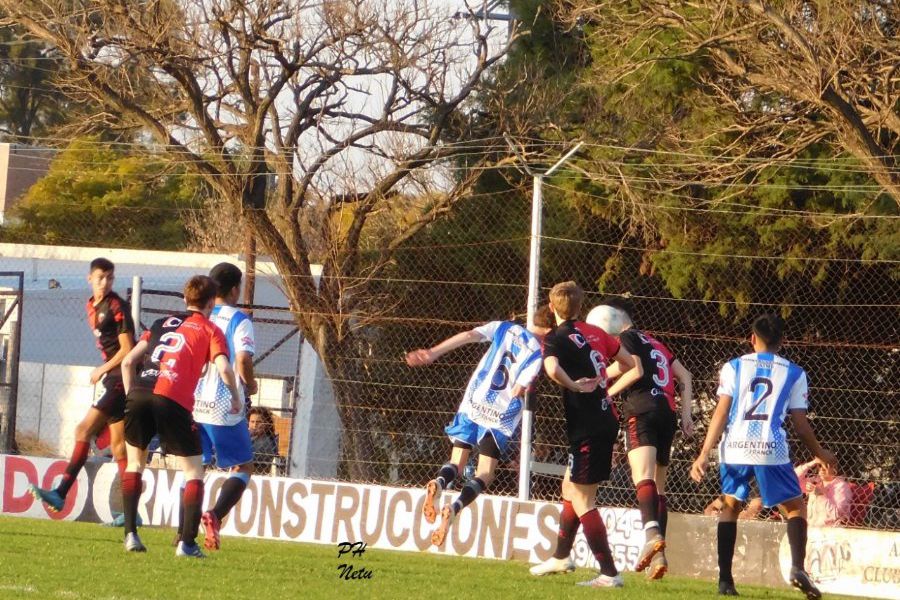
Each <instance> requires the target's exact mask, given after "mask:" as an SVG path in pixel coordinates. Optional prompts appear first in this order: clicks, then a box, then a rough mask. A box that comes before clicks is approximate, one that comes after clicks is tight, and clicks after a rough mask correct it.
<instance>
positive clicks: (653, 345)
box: [588, 298, 694, 579]
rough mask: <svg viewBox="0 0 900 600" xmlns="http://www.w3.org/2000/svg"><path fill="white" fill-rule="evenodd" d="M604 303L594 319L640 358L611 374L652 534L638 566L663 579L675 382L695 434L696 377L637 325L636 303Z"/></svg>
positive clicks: (686, 426) (685, 422)
mask: <svg viewBox="0 0 900 600" xmlns="http://www.w3.org/2000/svg"><path fill="white" fill-rule="evenodd" d="M600 306H601V307H602V308H598V309H595V310H593V311H591V313H590V314H589V315H588V321H589V322H593V323H594V324H595V325H598V326H599V327H601V328H602V329H604V330H605V331H606V332H607V333H609V334H610V335H616V336H618V338H619V341H620V342H621V344H622V347H623V348H625V351H626V352H627V353H628V354H629V355H630V356H631V358H632V360H633V362H634V368H632V369H629V370H627V371H625V372H622V371H621V370H620V369H619V368H618V366H617V365H614V366H613V367H612V368H611V369H610V371H609V376H610V378H616V377H618V380H617V381H616V382H615V383H614V384H613V385H612V386H611V387H610V389H609V394H610V396H617V395H621V397H622V400H623V402H622V413H623V425H624V428H625V449H626V450H627V451H628V463H629V465H630V466H631V478H632V481H633V482H634V486H635V489H636V491H637V499H638V506H639V507H640V511H641V520H642V521H643V524H644V535H645V537H646V541H645V544H644V548H643V551H642V552H641V555H640V556H639V557H638V561H637V564H636V565H635V570H636V571H643V570H645V569H648V567H649V570H648V571H647V576H648V577H649V578H650V579H659V578H661V577H662V576H663V575H665V573H666V571H667V570H668V563H667V561H666V557H665V553H664V552H663V551H664V550H665V547H666V539H665V535H666V523H667V521H668V511H667V509H666V496H665V489H666V475H667V472H668V468H669V460H670V458H671V455H672V441H673V439H674V437H675V430H676V429H677V428H678V425H677V418H676V416H675V382H676V381H677V382H678V383H679V385H680V388H681V394H680V395H681V428H682V431H683V432H684V434H685V435H686V436H690V435H692V434H693V432H694V423H693V420H692V418H691V404H692V396H693V389H692V377H691V373H690V371H688V370H687V369H686V368H685V367H684V365H682V364H681V362H680V361H679V360H678V359H676V358H675V356H674V355H673V354H672V352H671V351H670V350H669V349H668V348H667V347H666V346H665V345H663V344H662V343H661V342H660V341H658V340H656V339H654V338H653V337H652V336H650V335H649V334H647V333H645V332H643V331H639V330H638V329H635V328H634V326H633V322H632V319H631V314H632V312H633V311H632V308H631V304H630V302H628V301H626V300H624V299H622V298H609V299H606V300H604V301H603V303H602V304H601V305H600ZM595 315H599V318H598V317H595ZM620 375H621V377H620Z"/></svg>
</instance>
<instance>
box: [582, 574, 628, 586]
mask: <svg viewBox="0 0 900 600" xmlns="http://www.w3.org/2000/svg"><path fill="white" fill-rule="evenodd" d="M576 585H583V586H585V587H598V588H620V587H625V580H624V579H623V578H622V574H621V573H617V574H616V575H614V576H613V577H610V576H609V575H604V574H603V573H601V574H599V575H597V576H596V577H595V578H593V579H590V580H588V581H579V582H578V583H577V584H576Z"/></svg>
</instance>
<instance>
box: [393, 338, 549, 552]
mask: <svg viewBox="0 0 900 600" xmlns="http://www.w3.org/2000/svg"><path fill="white" fill-rule="evenodd" d="M475 342H490V343H491V346H490V348H488V351H487V352H486V353H485V354H484V356H482V357H481V361H480V362H479V363H478V367H477V368H476V369H475V372H474V373H473V374H472V377H471V379H469V385H468V387H467V388H466V392H465V395H464V396H463V401H462V404H461V405H460V407H459V411H458V412H457V413H456V416H455V417H454V419H453V422H452V423H450V425H448V426H447V427H446V428H445V431H446V432H447V435H448V436H450V440H451V442H453V451H452V453H451V455H450V462H448V463H447V464H445V465H444V466H443V467H441V469H440V471H439V472H438V475H437V477H436V478H435V479H432V480H431V481H429V482H428V485H427V486H426V490H425V504H424V507H423V509H422V514H423V515H424V516H425V520H426V521H428V522H429V523H434V522H435V520H436V517H437V509H436V508H435V505H436V504H439V499H440V494H441V492H442V491H443V490H444V489H446V488H447V487H448V486H449V485H450V484H451V483H452V482H453V481H454V480H455V479H456V477H457V476H458V475H459V472H460V470H462V468H463V467H464V466H465V464H466V462H468V460H469V453H470V452H471V451H472V450H473V449H474V448H478V454H479V456H478V468H477V469H476V471H475V477H473V478H472V479H471V480H469V481H468V482H467V483H466V484H465V485H464V486H463V488H462V490H461V491H460V494H459V497H458V498H457V499H456V500H455V501H454V502H453V503H452V504H449V505H447V506H445V507H444V508H443V509H442V510H441V523H440V525H439V526H438V528H437V529H436V530H435V532H434V534H433V535H432V536H431V541H432V543H433V544H435V545H436V546H441V545H443V543H444V540H445V539H446V537H447V532H448V531H449V529H450V526H451V525H452V524H453V522H454V521H455V520H456V515H457V514H459V511H461V510H462V509H463V508H465V507H466V506H468V505H469V504H471V503H472V501H473V500H475V498H476V497H478V494H480V493H481V492H483V491H484V490H486V489H487V487H488V486H489V485H490V484H491V482H493V480H494V470H495V469H496V467H497V461H498V459H499V458H500V456H501V455H502V454H503V452H504V451H505V449H506V445H507V443H508V442H509V439H510V438H511V437H512V436H513V434H514V433H515V431H516V429H517V428H518V426H519V421H520V420H521V418H522V409H523V408H524V404H523V402H524V394H525V390H526V389H527V388H528V386H529V384H531V382H532V380H533V379H534V378H535V377H536V376H537V374H538V373H539V372H540V370H541V345H540V342H539V341H538V339H537V338H536V337H535V336H534V335H533V334H532V333H530V332H529V331H528V330H527V329H526V328H525V327H523V326H522V325H519V324H518V323H513V322H511V321H491V322H490V323H487V324H485V325H482V326H481V327H476V328H475V329H472V330H471V331H464V332H462V333H457V334H456V335H454V336H452V337H450V338H447V339H446V340H444V341H443V342H441V343H440V344H438V345H436V346H434V347H433V348H430V349H424V348H423V349H419V350H413V351H412V352H410V353H408V354H407V355H406V363H407V364H408V365H409V366H411V367H419V366H423V365H430V364H431V363H433V362H434V361H435V360H437V359H438V358H439V357H441V356H443V355H444V354H446V353H447V352H450V351H451V350H455V349H456V348H459V347H461V346H464V345H466V344H472V343H475Z"/></svg>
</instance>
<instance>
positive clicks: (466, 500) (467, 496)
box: [453, 477, 487, 513]
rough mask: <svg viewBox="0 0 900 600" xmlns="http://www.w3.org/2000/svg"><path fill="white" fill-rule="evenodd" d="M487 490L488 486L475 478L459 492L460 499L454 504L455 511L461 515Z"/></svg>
mask: <svg viewBox="0 0 900 600" xmlns="http://www.w3.org/2000/svg"><path fill="white" fill-rule="evenodd" d="M486 489H487V485H486V484H485V483H484V481H482V480H481V479H479V478H478V477H473V478H472V479H470V480H469V481H468V483H466V485H464V486H463V488H462V490H460V492H459V498H457V499H456V500H454V502H453V511H454V512H456V513H459V511H461V510H462V509H464V508H465V507H467V506H468V505H470V504H472V501H473V500H475V498H477V497H478V494H480V493H481V492H483V491H484V490H486Z"/></svg>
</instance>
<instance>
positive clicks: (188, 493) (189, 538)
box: [181, 479, 203, 544]
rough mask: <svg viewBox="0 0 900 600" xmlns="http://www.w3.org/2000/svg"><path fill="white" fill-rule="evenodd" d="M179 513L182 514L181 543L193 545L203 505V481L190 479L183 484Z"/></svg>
mask: <svg viewBox="0 0 900 600" xmlns="http://www.w3.org/2000/svg"><path fill="white" fill-rule="evenodd" d="M182 498H183V500H182V505H181V511H182V512H183V513H184V528H183V529H182V535H181V541H183V542H184V543H186V544H194V543H196V542H195V540H196V539H197V530H198V529H199V528H200V514H201V512H202V505H203V480H202V479H191V480H190V481H188V482H187V483H185V484H184V495H183V496H182Z"/></svg>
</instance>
